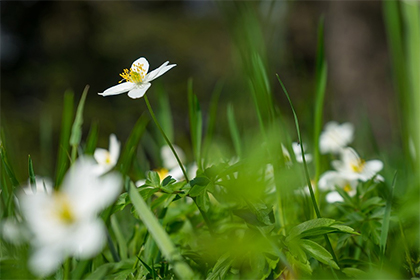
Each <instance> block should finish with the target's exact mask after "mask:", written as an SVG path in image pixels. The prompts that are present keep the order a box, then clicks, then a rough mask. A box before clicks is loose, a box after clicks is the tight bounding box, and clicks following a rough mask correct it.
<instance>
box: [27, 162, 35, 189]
mask: <svg viewBox="0 0 420 280" xmlns="http://www.w3.org/2000/svg"><path fill="white" fill-rule="evenodd" d="M28 173H29V183H30V184H31V188H32V191H33V192H34V193H36V180H35V172H34V166H33V164H32V158H31V155H28Z"/></svg>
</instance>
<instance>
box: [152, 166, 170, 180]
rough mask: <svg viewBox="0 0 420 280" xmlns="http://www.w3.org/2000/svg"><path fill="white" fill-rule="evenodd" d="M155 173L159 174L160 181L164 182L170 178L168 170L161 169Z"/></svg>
mask: <svg viewBox="0 0 420 280" xmlns="http://www.w3.org/2000/svg"><path fill="white" fill-rule="evenodd" d="M155 171H156V172H157V174H158V175H159V178H160V180H161V181H162V180H163V179H165V178H166V177H167V176H168V173H169V170H168V169H166V168H159V169H155Z"/></svg>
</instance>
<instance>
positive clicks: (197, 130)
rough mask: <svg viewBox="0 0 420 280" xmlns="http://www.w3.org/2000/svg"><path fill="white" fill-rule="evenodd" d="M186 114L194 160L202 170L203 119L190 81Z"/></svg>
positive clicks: (190, 80)
mask: <svg viewBox="0 0 420 280" xmlns="http://www.w3.org/2000/svg"><path fill="white" fill-rule="evenodd" d="M188 112H189V116H190V130H191V142H192V148H193V152H194V159H195V161H196V163H197V165H198V168H200V169H203V167H202V161H201V142H202V134H203V117H202V113H201V108H200V104H199V103H198V99H197V96H196V95H195V94H194V92H193V82H192V79H189V80H188Z"/></svg>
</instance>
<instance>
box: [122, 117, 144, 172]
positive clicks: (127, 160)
mask: <svg viewBox="0 0 420 280" xmlns="http://www.w3.org/2000/svg"><path fill="white" fill-rule="evenodd" d="M148 122H149V120H148V119H147V118H146V117H145V116H144V115H142V116H140V118H139V119H138V120H137V122H136V124H135V125H134V128H133V130H132V131H131V134H130V136H129V137H128V139H127V142H126V143H125V146H124V148H123V151H122V153H121V157H120V159H119V166H120V171H121V173H122V174H123V175H126V174H127V173H128V172H129V171H130V168H131V165H132V162H133V158H134V156H135V155H136V151H137V147H138V144H139V142H140V138H141V136H142V135H143V133H144V131H145V129H146V125H147V123H148Z"/></svg>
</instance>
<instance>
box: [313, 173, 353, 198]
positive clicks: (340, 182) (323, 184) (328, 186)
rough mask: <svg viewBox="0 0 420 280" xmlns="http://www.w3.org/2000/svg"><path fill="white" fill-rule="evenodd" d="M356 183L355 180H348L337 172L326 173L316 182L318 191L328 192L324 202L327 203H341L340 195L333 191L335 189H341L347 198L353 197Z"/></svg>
mask: <svg viewBox="0 0 420 280" xmlns="http://www.w3.org/2000/svg"><path fill="white" fill-rule="evenodd" d="M357 183H358V182H357V180H349V179H347V178H345V177H343V176H342V175H341V174H340V173H339V172H337V171H327V172H325V173H324V174H322V175H321V178H320V179H319V181H318V187H319V189H320V190H324V191H330V192H329V193H328V194H327V196H326V200H327V201H328V202H329V203H333V202H336V201H343V198H342V197H341V195H340V194H339V193H338V192H337V191H336V190H335V189H336V187H338V188H341V189H343V190H344V191H345V192H347V193H348V195H349V196H354V195H355V194H356V187H357Z"/></svg>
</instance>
